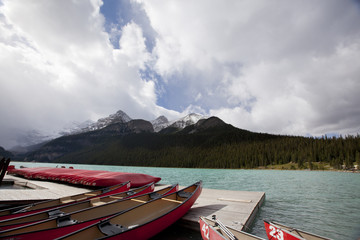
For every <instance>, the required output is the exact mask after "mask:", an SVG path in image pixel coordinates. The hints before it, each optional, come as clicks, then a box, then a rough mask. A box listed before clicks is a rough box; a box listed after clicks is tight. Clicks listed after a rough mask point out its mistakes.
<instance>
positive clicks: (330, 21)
mask: <svg viewBox="0 0 360 240" xmlns="http://www.w3.org/2000/svg"><path fill="white" fill-rule="evenodd" d="M142 4H143V6H144V9H145V11H146V13H147V14H148V16H149V19H150V22H151V24H152V27H153V29H154V30H155V31H156V32H157V33H158V36H157V39H156V43H157V45H156V47H155V49H154V53H155V54H156V57H157V62H156V64H155V69H156V70H157V71H158V73H159V74H161V75H162V76H163V77H164V79H165V80H164V81H165V83H167V84H168V85H169V86H171V81H174V80H176V81H179V80H178V79H179V78H180V76H184V79H182V81H183V86H184V88H185V89H184V90H183V91H184V92H186V91H187V92H189V93H191V92H193V93H195V95H194V96H196V94H198V93H199V92H200V93H201V96H202V97H201V99H198V98H196V97H193V99H196V100H197V102H196V104H197V105H199V106H200V107H201V106H203V107H204V106H205V108H206V109H207V110H208V111H209V112H210V113H211V114H216V115H218V116H219V117H221V118H223V119H225V120H227V121H228V122H230V123H232V124H233V125H236V126H238V127H241V128H247V129H251V130H253V131H265V132H272V133H283V134H299V135H307V134H313V135H321V134H325V133H327V132H339V133H343V134H347V133H350V134H356V133H357V132H359V122H360V109H359V107H358V102H360V101H359V100H360V99H359V97H358V93H357V92H358V89H360V86H359V84H360V83H359V81H358V79H359V77H360V72H359V69H360V68H359V64H358V62H359V61H357V60H356V59H360V58H359V57H360V51H359V44H360V30H359V28H358V26H357V25H358V24H357V23H358V22H360V14H359V13H360V8H359V5H358V3H356V2H355V1H350V0H349V1H341V2H339V1H335V0H334V1H327V0H325V1H316V2H314V1H291V2H289V1H283V0H279V1H270V2H269V1H227V2H226V4H224V2H223V1H211V2H210V3H209V2H208V1H197V2H195V3H194V2H193V1H166V2H163V1H156V0H153V1H151V0H150V1H143V2H142ZM174 76H176V77H174ZM199 100H200V101H199ZM191 106H192V107H193V106H194V105H191Z"/></svg>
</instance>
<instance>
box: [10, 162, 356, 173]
mask: <svg viewBox="0 0 360 240" xmlns="http://www.w3.org/2000/svg"><path fill="white" fill-rule="evenodd" d="M12 163H16V164H21V163H28V164H31V163H40V164H47V163H48V164H56V165H59V166H61V165H62V164H64V165H71V164H76V165H97V164H83V163H58V162H26V161H12V162H10V165H11V164H12ZM312 164H314V166H315V167H314V169H310V168H308V167H306V166H307V165H308V163H304V165H305V166H304V167H303V168H298V167H297V164H296V163H285V164H276V165H267V166H259V167H255V168H189V169H219V170H220V169H226V170H285V171H286V170H288V171H311V172H316V171H319V172H344V173H360V169H355V168H354V169H353V170H346V169H334V168H332V167H330V164H328V163H327V164H324V165H323V166H322V167H319V165H320V164H322V163H319V162H314V163H312ZM108 166H119V167H139V168H142V167H145V168H147V167H148V168H181V169H186V168H184V167H158V166H122V165H108ZM355 166H356V165H355Z"/></svg>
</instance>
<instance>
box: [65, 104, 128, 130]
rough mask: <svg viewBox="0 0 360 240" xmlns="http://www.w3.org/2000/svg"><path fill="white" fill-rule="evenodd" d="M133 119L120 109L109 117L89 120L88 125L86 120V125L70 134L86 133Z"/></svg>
mask: <svg viewBox="0 0 360 240" xmlns="http://www.w3.org/2000/svg"><path fill="white" fill-rule="evenodd" d="M129 121H131V118H130V117H129V116H128V115H127V114H126V113H125V112H123V111H121V110H119V111H117V112H116V113H114V114H110V115H109V116H108V117H105V118H100V119H99V120H97V122H95V123H94V122H92V123H91V122H90V121H89V122H88V123H89V124H88V125H86V122H85V123H84V124H85V125H86V126H84V127H81V126H79V128H78V129H77V130H76V131H73V132H71V133H70V134H78V133H84V132H90V131H95V130H99V129H102V128H104V127H107V126H109V125H110V124H114V123H126V122H129Z"/></svg>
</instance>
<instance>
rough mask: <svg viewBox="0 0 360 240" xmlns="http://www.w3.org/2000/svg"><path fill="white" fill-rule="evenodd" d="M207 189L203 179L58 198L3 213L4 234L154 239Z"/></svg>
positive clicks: (1, 226)
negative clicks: (180, 184) (180, 185)
mask: <svg viewBox="0 0 360 240" xmlns="http://www.w3.org/2000/svg"><path fill="white" fill-rule="evenodd" d="M125 185H128V184H125ZM201 190H202V183H201V182H197V183H194V184H193V185H190V186H189V187H186V188H183V189H181V190H179V189H178V185H177V184H176V185H172V186H167V187H163V188H162V189H160V190H157V191H154V183H151V184H148V185H145V186H142V187H139V188H135V189H131V190H127V191H124V192H120V193H115V194H111V195H106V196H102V195H101V194H98V195H97V196H94V195H92V196H91V198H86V197H85V196H84V197H85V198H84V199H81V198H80V197H79V195H76V196H71V197H69V200H72V201H71V203H63V204H62V201H61V200H60V199H58V201H57V202H58V203H59V205H56V204H54V203H53V204H52V205H51V207H50V206H48V205H46V204H45V205H43V206H40V203H39V204H38V208H37V209H33V208H31V207H32V206H31V205H27V206H24V208H22V209H19V208H18V209H16V210H15V211H14V209H13V210H10V211H9V212H8V214H6V215H2V216H1V215H0V216H1V219H2V220H0V239H18V240H20V239H36V240H39V239H77V240H79V239H98V238H110V239H148V238H151V237H153V236H155V235H156V234H158V233H159V232H161V231H162V230H164V229H165V228H167V227H169V226H170V225H171V224H173V223H174V222H176V221H177V220H179V219H180V218H181V217H182V216H183V215H184V214H185V213H186V212H187V211H188V210H189V209H190V208H191V207H192V205H193V204H194V202H195V201H196V199H197V198H198V197H199V195H200V193H201ZM91 194H96V193H94V192H92V193H91ZM44 203H45V202H44ZM42 207H43V208H42ZM39 210H40V211H39ZM19 213H21V215H17V214H19Z"/></svg>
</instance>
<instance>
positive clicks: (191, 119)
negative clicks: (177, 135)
mask: <svg viewBox="0 0 360 240" xmlns="http://www.w3.org/2000/svg"><path fill="white" fill-rule="evenodd" d="M206 118H207V117H205V116H203V115H200V114H197V113H190V114H189V115H186V116H185V117H183V118H180V119H178V120H175V121H173V122H171V123H170V125H169V126H171V127H176V128H185V127H187V126H190V125H193V124H195V123H197V122H198V121H199V120H200V119H206Z"/></svg>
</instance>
